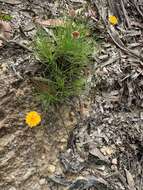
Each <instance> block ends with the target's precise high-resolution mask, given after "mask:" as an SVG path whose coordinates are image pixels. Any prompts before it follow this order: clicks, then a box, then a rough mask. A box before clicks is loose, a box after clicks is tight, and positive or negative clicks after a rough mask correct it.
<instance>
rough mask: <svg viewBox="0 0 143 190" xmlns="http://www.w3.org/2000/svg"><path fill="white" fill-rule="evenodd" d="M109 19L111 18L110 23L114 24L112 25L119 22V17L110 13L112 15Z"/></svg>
mask: <svg viewBox="0 0 143 190" xmlns="http://www.w3.org/2000/svg"><path fill="white" fill-rule="evenodd" d="M108 20H109V22H110V24H112V25H116V24H118V19H117V17H116V16H113V15H110V16H109V17H108Z"/></svg>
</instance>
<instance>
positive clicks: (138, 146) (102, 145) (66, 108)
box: [0, 0, 143, 190]
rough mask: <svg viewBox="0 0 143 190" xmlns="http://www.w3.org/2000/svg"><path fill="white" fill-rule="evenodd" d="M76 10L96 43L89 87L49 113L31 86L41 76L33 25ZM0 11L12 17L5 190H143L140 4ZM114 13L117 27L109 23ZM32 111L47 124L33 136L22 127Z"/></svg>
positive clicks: (6, 0) (20, 5)
mask: <svg viewBox="0 0 143 190" xmlns="http://www.w3.org/2000/svg"><path fill="white" fill-rule="evenodd" d="M71 7H72V8H74V9H76V10H77V13H78V14H79V15H81V16H82V17H84V16H86V17H88V19H89V24H90V26H91V29H92V35H93V37H94V38H95V39H96V41H97V47H96V49H97V52H96V53H95V55H93V61H92V62H94V64H93V69H92V72H91V74H90V76H89V79H88V84H89V86H88V87H87V90H86V92H85V94H84V95H83V96H81V97H79V98H76V97H75V98H73V99H72V100H71V101H69V102H68V103H67V104H65V105H61V106H60V109H59V108H57V109H55V108H53V107H50V108H48V110H45V109H44V108H43V107H42V105H41V104H40V103H39V101H37V100H36V98H35V96H34V93H33V84H32V83H31V80H30V78H31V77H32V76H34V75H35V73H36V72H37V69H38V62H37V61H36V60H35V58H34V56H33V53H32V52H31V49H30V47H31V46H30V44H31V42H32V38H33V36H34V34H35V31H36V26H35V24H34V19H35V18H37V17H38V18H42V19H48V18H57V17H59V16H62V15H63V10H64V11H65V12H68V10H69V9H71ZM0 11H2V12H5V13H9V14H10V15H11V16H12V17H13V19H12V20H11V27H12V37H11V40H13V41H7V42H6V43H4V45H3V46H1V48H0V189H1V190H27V189H28V190H56V189H57V190H64V189H69V190H74V189H77V190H86V189H91V190H92V189H95V190H99V189H100V190H101V189H102V190H105V189H111V190H142V189H143V169H142V168H143V35H142V34H143V33H142V32H143V26H142V21H143V15H142V11H143V4H142V2H141V1H138V2H136V1H133V0H132V1H122V0H120V1H118V2H117V3H116V4H115V2H114V1H108V3H107V1H104V0H102V1H101V0H97V1H94V0H93V1H90V2H86V1H83V0H78V1H75V0H71V1H64V0H61V1H60V0H58V1H46V0H41V1H37V0H36V1H32V0H24V1H18V0H0ZM110 13H112V14H115V15H116V16H118V18H119V25H118V26H116V27H113V26H111V25H110V24H109V23H108V20H107V15H108V14H110ZM27 47H28V48H27ZM31 110H36V111H38V112H40V113H41V114H42V117H43V121H42V124H41V125H40V126H38V127H35V128H33V129H30V128H28V127H27V126H26V124H25V121H24V119H25V114H26V113H27V112H28V111H31ZM57 110H60V112H59V111H57Z"/></svg>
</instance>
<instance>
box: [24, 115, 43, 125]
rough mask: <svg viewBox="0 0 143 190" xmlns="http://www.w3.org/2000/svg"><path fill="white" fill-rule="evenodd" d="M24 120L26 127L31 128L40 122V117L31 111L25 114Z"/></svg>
mask: <svg viewBox="0 0 143 190" xmlns="http://www.w3.org/2000/svg"><path fill="white" fill-rule="evenodd" d="M25 120H26V123H27V124H28V126H29V127H31V128H32V127H35V126H37V125H38V124H39V123H40V122H41V116H40V114H39V113H38V112H36V111H31V112H29V113H27V115H26V118H25Z"/></svg>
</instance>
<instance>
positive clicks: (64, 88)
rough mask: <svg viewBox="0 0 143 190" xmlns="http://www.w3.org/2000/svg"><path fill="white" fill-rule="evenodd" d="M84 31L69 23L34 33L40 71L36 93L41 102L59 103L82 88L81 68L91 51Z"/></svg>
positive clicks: (81, 27) (85, 64)
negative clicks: (37, 91)
mask: <svg viewBox="0 0 143 190" xmlns="http://www.w3.org/2000/svg"><path fill="white" fill-rule="evenodd" d="M87 32H88V30H87V29H86V27H85V25H83V24H77V23H75V22H71V21H66V22H65V23H64V24H63V26H60V27H56V28H54V29H51V30H50V29H48V30H43V29H41V30H39V31H38V33H37V36H36V40H35V49H36V54H37V56H38V58H39V59H40V62H41V63H42V64H43V68H44V70H43V73H42V74H41V78H40V79H39V80H41V81H43V85H41V89H39V94H40V98H41V99H42V100H43V101H44V103H46V104H47V103H48V104H51V103H57V102H61V101H63V100H65V99H67V98H69V97H71V96H74V95H78V94H79V93H80V92H81V91H82V89H83V88H84V86H85V76H84V68H85V67H86V66H87V65H88V64H89V55H90V54H91V51H92V47H91V43H90V42H89V39H88V37H87ZM41 84H42V83H41ZM42 86H44V88H42Z"/></svg>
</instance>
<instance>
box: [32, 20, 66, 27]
mask: <svg viewBox="0 0 143 190" xmlns="http://www.w3.org/2000/svg"><path fill="white" fill-rule="evenodd" d="M35 23H37V24H39V25H41V26H53V27H56V26H63V25H64V20H62V19H48V20H40V19H35Z"/></svg>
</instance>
